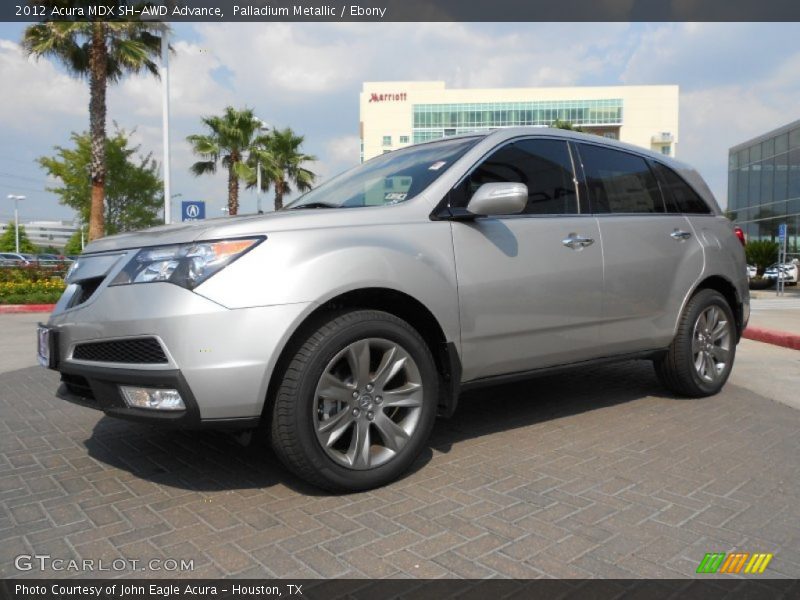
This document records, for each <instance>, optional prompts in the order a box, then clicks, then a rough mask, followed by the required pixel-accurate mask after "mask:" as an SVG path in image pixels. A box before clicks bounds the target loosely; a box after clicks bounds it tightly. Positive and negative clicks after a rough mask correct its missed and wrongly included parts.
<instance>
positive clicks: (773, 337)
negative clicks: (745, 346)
mask: <svg viewBox="0 0 800 600" xmlns="http://www.w3.org/2000/svg"><path fill="white" fill-rule="evenodd" d="M742 337H744V338H747V339H748V340H755V341H756V342H764V343H767V344H774V345H775V346H783V347H784V348H791V349H792V350H800V335H797V334H794V333H786V332H785V331H776V330H774V329H762V328H761V327H748V328H747V329H745V330H744V332H743V333H742Z"/></svg>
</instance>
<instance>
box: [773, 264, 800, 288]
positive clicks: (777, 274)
mask: <svg viewBox="0 0 800 600" xmlns="http://www.w3.org/2000/svg"><path fill="white" fill-rule="evenodd" d="M798 271H800V269H798V266H797V264H795V263H783V264H781V265H779V264H778V263H775V264H774V265H770V266H769V267H767V270H766V271H764V279H770V280H773V281H775V282H777V281H779V280H782V281H783V282H784V283H785V284H787V285H797V282H798V279H800V277H798Z"/></svg>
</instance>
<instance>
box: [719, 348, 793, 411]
mask: <svg viewBox="0 0 800 600" xmlns="http://www.w3.org/2000/svg"><path fill="white" fill-rule="evenodd" d="M730 381H731V383H733V384H735V385H737V386H739V387H741V388H743V389H746V390H749V391H751V392H753V393H754V394H758V395H761V396H764V397H766V398H770V399H772V400H776V401H777V402H782V403H784V404H788V405H789V406H792V407H794V408H796V409H800V352H798V351H797V350H789V349H787V348H782V347H780V346H773V345H771V344H764V343H762V342H755V341H752V340H745V339H743V340H742V341H741V342H739V346H738V347H737V349H736V361H735V363H734V368H733V372H732V373H731V378H730Z"/></svg>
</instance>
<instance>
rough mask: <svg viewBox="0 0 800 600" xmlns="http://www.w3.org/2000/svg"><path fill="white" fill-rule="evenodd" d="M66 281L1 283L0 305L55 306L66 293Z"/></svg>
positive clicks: (45, 280)
mask: <svg viewBox="0 0 800 600" xmlns="http://www.w3.org/2000/svg"><path fill="white" fill-rule="evenodd" d="M64 287H65V284H64V280H63V279H61V278H60V277H57V276H56V277H52V276H50V277H48V278H46V279H38V280H32V281H24V280H23V281H0V304H53V303H55V302H56V301H58V299H59V297H61V294H62V293H63V292H64Z"/></svg>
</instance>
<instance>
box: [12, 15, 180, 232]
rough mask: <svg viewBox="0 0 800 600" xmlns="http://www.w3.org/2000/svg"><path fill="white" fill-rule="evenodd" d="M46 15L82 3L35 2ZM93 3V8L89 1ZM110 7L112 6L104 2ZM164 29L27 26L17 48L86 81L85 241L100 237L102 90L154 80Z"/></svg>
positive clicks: (69, 24)
mask: <svg viewBox="0 0 800 600" xmlns="http://www.w3.org/2000/svg"><path fill="white" fill-rule="evenodd" d="M36 4H37V5H40V6H45V7H46V8H47V10H48V12H49V11H50V9H51V8H52V7H53V6H59V7H61V8H63V7H64V6H65V5H68V6H70V7H78V6H83V7H86V6H87V5H88V4H89V3H88V2H86V1H85V0H83V1H81V0H67V1H66V2H65V0H37V2H36ZM92 4H97V2H93V3H92ZM107 4H108V5H109V6H111V5H116V4H117V2H116V1H113V2H107ZM163 28H164V25H163V24H159V23H143V22H139V21H124V22H123V21H113V22H103V21H57V22H43V23H36V24H35V25H30V26H28V27H27V28H26V29H25V33H24V34H23V38H22V47H23V48H24V49H25V51H26V52H27V53H28V54H29V55H33V56H36V57H37V58H39V57H42V56H49V57H53V58H56V59H58V60H59V61H60V62H62V63H63V64H64V65H65V66H66V67H67V69H68V70H69V71H70V72H71V73H72V74H73V75H75V76H77V77H87V78H88V79H89V129H90V134H91V138H92V162H91V179H92V201H91V210H90V216H89V239H90V240H93V239H96V238H99V237H103V235H104V234H105V222H104V203H105V180H106V156H105V154H106V152H105V148H106V143H105V140H106V111H107V107H106V90H107V88H108V84H109V83H115V82H117V81H119V80H120V79H121V78H122V77H123V76H124V75H126V74H129V73H139V72H141V71H143V70H147V71H149V72H150V73H152V74H153V75H155V76H158V66H157V65H156V63H155V62H154V61H153V58H154V57H156V56H158V54H159V52H160V51H161V37H160V35H159V33H160V32H161V31H163Z"/></svg>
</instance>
